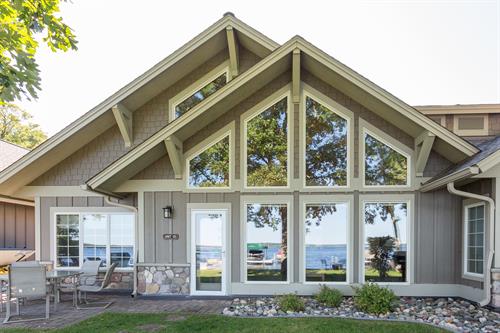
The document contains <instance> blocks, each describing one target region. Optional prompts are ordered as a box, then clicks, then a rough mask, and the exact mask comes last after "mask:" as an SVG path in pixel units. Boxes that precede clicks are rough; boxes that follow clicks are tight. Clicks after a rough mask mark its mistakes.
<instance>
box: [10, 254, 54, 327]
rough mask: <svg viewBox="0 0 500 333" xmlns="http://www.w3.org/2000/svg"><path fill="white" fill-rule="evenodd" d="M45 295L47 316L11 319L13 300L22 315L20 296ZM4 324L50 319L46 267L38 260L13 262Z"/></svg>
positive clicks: (35, 296) (33, 296)
mask: <svg viewBox="0 0 500 333" xmlns="http://www.w3.org/2000/svg"><path fill="white" fill-rule="evenodd" d="M43 297H45V317H39V318H30V319H19V320H10V317H11V311H10V306H11V302H13V301H15V302H16V305H17V315H18V316H20V304H19V299H20V298H24V299H26V298H43ZM6 308H7V310H6V314H5V319H4V321H3V322H4V324H7V323H16V322H25V321H32V320H43V319H49V315H50V313H49V311H50V293H49V288H48V287H47V280H46V271H45V267H44V266H42V265H40V263H38V262H36V261H25V262H18V263H13V264H12V265H10V267H9V284H8V286H7V306H6Z"/></svg>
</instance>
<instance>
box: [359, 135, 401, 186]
mask: <svg viewBox="0 0 500 333" xmlns="http://www.w3.org/2000/svg"><path fill="white" fill-rule="evenodd" d="M407 175H408V159H407V158H406V157H405V156H404V155H402V154H401V153H399V152H397V151H396V150H394V149H392V148H391V147H389V146H388V145H386V144H385V143H383V142H381V141H379V140H377V139H375V138H374V137H373V136H371V135H369V134H365V185H367V186H390V185H406V184H407V181H408V179H407Z"/></svg>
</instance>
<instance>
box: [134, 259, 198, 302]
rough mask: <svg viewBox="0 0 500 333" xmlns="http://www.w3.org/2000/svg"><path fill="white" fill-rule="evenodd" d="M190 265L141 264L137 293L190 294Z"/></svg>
mask: <svg viewBox="0 0 500 333" xmlns="http://www.w3.org/2000/svg"><path fill="white" fill-rule="evenodd" d="M189 270H190V269H189V266H172V265H168V264H165V265H158V264H154V265H147V264H145V265H140V266H138V267H137V293H138V294H141V295H189V276H190V275H189V274H190V271H189Z"/></svg>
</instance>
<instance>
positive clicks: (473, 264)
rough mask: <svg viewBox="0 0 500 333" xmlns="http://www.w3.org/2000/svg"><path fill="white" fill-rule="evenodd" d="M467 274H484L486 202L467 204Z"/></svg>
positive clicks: (465, 251) (465, 268) (465, 269)
mask: <svg viewBox="0 0 500 333" xmlns="http://www.w3.org/2000/svg"><path fill="white" fill-rule="evenodd" d="M464 232H465V250H464V253H465V267H464V271H465V274H469V275H477V276H482V275H483V273H484V271H483V265H484V204H482V203H481V204H475V205H468V206H465V230H464Z"/></svg>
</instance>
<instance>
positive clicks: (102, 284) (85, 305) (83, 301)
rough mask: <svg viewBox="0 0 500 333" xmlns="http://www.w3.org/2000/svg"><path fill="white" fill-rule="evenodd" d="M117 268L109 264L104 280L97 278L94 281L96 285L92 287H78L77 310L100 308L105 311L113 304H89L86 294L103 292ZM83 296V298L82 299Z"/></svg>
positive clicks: (115, 264)
mask: <svg viewBox="0 0 500 333" xmlns="http://www.w3.org/2000/svg"><path fill="white" fill-rule="evenodd" d="M116 266H117V263H116V262H115V263H113V264H111V266H109V268H108V269H107V271H106V274H105V275H104V278H103V279H102V280H101V279H99V278H97V279H96V283H95V284H94V285H80V286H78V300H79V301H80V304H78V303H77V308H78V309H82V310H84V309H96V308H102V309H105V308H107V307H108V306H110V305H111V304H113V302H89V301H88V300H87V293H94V294H96V293H99V292H101V291H103V290H104V289H105V288H106V287H107V286H109V284H110V283H111V276H112V275H113V272H114V271H115V268H116ZM82 296H83V297H82Z"/></svg>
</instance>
